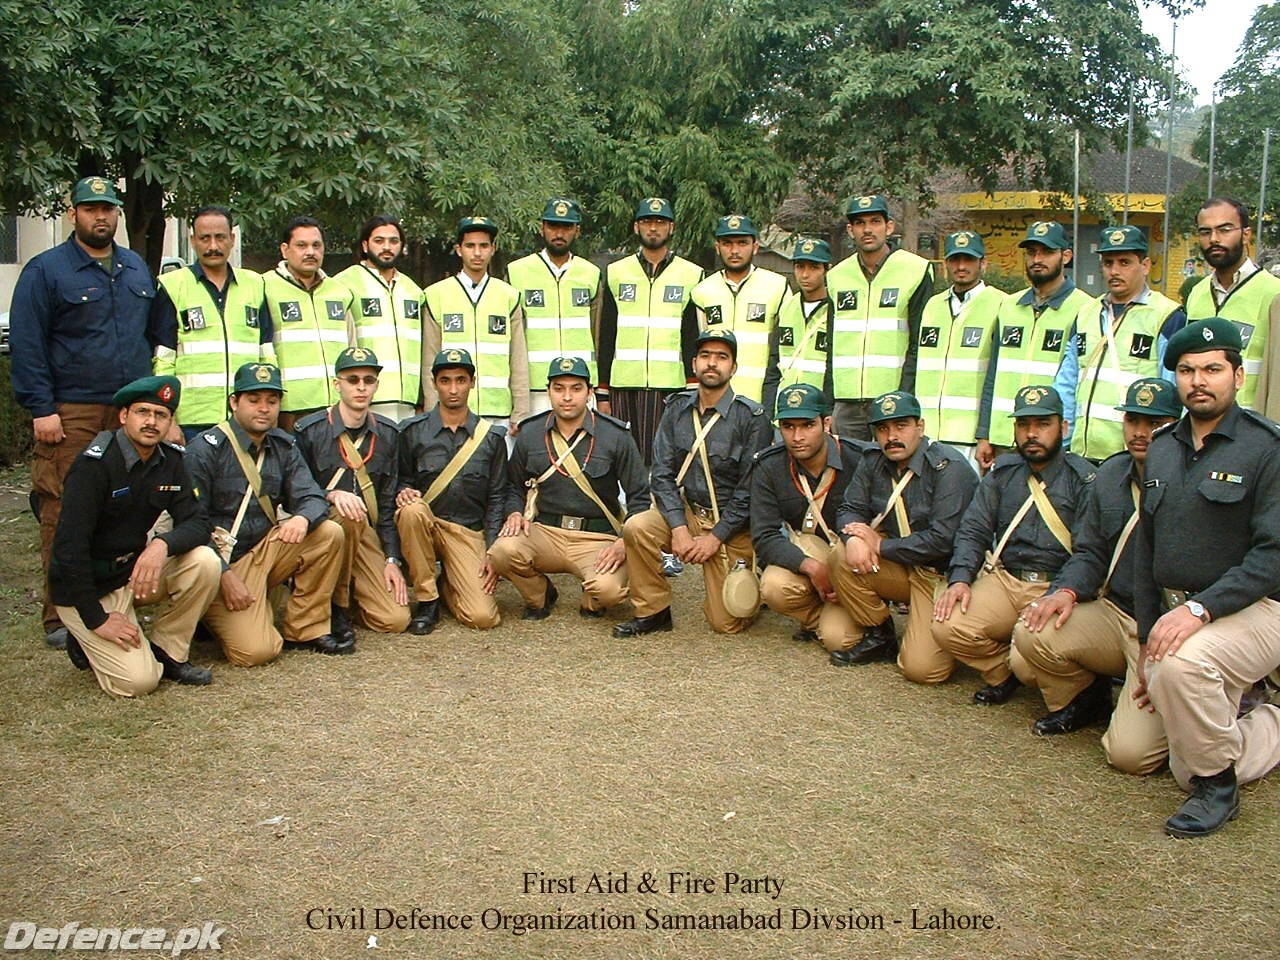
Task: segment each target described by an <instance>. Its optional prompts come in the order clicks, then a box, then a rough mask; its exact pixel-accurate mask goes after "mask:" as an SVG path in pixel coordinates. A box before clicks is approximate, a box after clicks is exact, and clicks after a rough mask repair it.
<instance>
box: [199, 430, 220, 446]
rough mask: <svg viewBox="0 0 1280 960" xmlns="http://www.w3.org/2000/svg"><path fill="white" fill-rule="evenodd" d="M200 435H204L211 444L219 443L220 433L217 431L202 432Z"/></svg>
mask: <svg viewBox="0 0 1280 960" xmlns="http://www.w3.org/2000/svg"><path fill="white" fill-rule="evenodd" d="M200 436H202V437H204V439H205V442H206V443H208V444H209V446H211V447H216V446H217V445H218V435H217V434H216V433H202V434H200Z"/></svg>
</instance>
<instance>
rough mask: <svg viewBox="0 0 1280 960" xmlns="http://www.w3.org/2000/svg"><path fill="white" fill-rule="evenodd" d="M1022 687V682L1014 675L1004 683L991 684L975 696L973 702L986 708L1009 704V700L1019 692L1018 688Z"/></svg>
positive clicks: (1010, 675)
mask: <svg viewBox="0 0 1280 960" xmlns="http://www.w3.org/2000/svg"><path fill="white" fill-rule="evenodd" d="M1020 686H1022V681H1021V680H1019V679H1018V678H1017V677H1016V676H1014V675H1013V674H1012V673H1011V674H1009V679H1008V680H1006V681H1004V683H994V684H992V683H989V684H987V685H986V686H985V687H983V688H982V689H981V690H979V691H978V692H977V693H975V694H974V695H973V702H974V703H980V704H982V705H983V706H985V707H994V706H995V705H996V704H999V703H1007V702H1008V701H1009V698H1010V697H1012V696H1013V695H1014V694H1015V693H1017V692H1018V688H1019V687H1020Z"/></svg>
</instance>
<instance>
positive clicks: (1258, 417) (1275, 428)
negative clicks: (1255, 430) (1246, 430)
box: [1240, 407, 1280, 437]
mask: <svg viewBox="0 0 1280 960" xmlns="http://www.w3.org/2000/svg"><path fill="white" fill-rule="evenodd" d="M1240 409H1241V410H1242V411H1244V415H1245V416H1246V417H1248V418H1249V419H1250V420H1252V421H1253V422H1254V423H1256V424H1257V425H1258V426H1260V427H1263V428H1265V429H1266V430H1269V431H1270V432H1271V434H1272V435H1273V436H1276V437H1280V423H1276V422H1275V421H1274V420H1268V419H1267V418H1266V417H1264V416H1263V415H1262V414H1260V413H1258V411H1257V410H1250V409H1249V408H1248V407H1241V408H1240Z"/></svg>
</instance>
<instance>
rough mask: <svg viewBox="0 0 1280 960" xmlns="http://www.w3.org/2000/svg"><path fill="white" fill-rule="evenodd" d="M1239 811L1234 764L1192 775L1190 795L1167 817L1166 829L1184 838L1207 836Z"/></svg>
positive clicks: (1232, 818)
mask: <svg viewBox="0 0 1280 960" xmlns="http://www.w3.org/2000/svg"><path fill="white" fill-rule="evenodd" d="M1239 814H1240V791H1239V789H1237V787H1236V767H1235V764H1231V765H1230V766H1228V767H1227V769H1225V770H1223V771H1222V772H1221V773H1215V774H1214V775H1213V776H1211V777H1192V778H1191V796H1189V797H1187V799H1186V800H1184V801H1183V803H1182V806H1180V807H1179V808H1178V812H1177V813H1175V814H1174V815H1173V816H1172V817H1170V818H1169V819H1168V820H1166V821H1165V824H1164V832H1165V833H1167V834H1169V836H1171V837H1180V838H1182V839H1184V840H1190V839H1194V838H1195V837H1207V836H1208V835H1209V834H1211V833H1213V832H1214V831H1216V830H1220V829H1222V828H1223V827H1225V826H1226V825H1227V823H1228V821H1231V820H1234V819H1235V818H1236V817H1237V816H1239Z"/></svg>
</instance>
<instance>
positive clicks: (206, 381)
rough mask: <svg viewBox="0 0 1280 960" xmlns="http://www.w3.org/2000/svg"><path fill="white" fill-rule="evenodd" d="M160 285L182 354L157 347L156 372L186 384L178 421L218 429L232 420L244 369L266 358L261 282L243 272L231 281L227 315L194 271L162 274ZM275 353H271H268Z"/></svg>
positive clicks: (237, 271)
mask: <svg viewBox="0 0 1280 960" xmlns="http://www.w3.org/2000/svg"><path fill="white" fill-rule="evenodd" d="M160 285H161V286H162V287H164V289H165V292H166V293H167V294H168V295H169V299H170V300H171V301H173V306H174V309H175V310H176V311H177V314H178V349H177V352H176V353H174V352H173V351H170V350H168V349H166V348H163V347H161V348H157V351H156V356H155V359H154V360H153V361H152V368H153V369H154V371H155V373H156V374H157V375H158V376H175V377H177V378H178V381H179V382H180V383H181V384H182V399H181V401H180V402H179V404H178V411H177V416H178V422H179V423H182V424H185V425H187V426H197V425H204V424H214V423H218V422H219V421H221V420H225V419H226V417H227V396H228V395H229V394H230V393H231V388H232V386H233V384H234V382H235V376H236V370H237V369H239V368H240V366H241V365H242V364H246V363H254V362H256V361H258V360H260V359H270V357H265V358H264V357H263V356H262V352H263V351H262V350H261V349H260V346H259V343H258V340H259V338H260V336H261V321H262V318H261V317H259V316H258V310H259V308H260V307H261V306H262V290H263V284H262V277H261V276H260V275H259V274H256V273H254V272H253V271H252V270H247V269H245V268H243V267H240V268H236V269H233V270H232V271H231V277H230V279H229V280H228V281H227V296H226V301H225V308H226V312H225V313H220V312H219V311H218V305H217V303H216V302H215V301H214V299H213V295H212V294H210V293H209V289H208V288H207V287H206V286H205V285H204V284H203V283H201V282H200V279H199V277H197V276H196V275H195V273H194V272H192V270H191V268H190V267H183V268H182V269H181V270H171V271H169V272H168V273H163V274H161V275H160ZM267 352H268V353H270V351H269V350H268V351H267Z"/></svg>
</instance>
